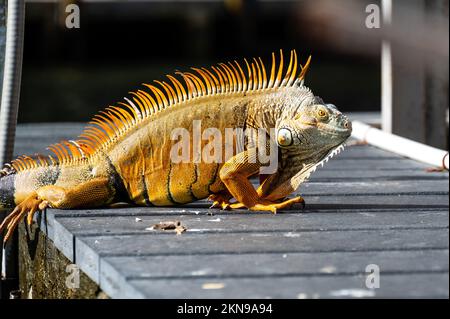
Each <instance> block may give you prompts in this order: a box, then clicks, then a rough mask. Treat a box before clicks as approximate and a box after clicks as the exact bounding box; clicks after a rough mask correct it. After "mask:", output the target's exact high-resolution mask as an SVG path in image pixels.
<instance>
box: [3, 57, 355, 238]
mask: <svg viewBox="0 0 450 319" xmlns="http://www.w3.org/2000/svg"><path fill="white" fill-rule="evenodd" d="M309 63H310V58H309V59H308V61H307V62H306V63H305V65H304V66H302V65H301V64H300V67H299V68H298V63H297V55H296V52H295V51H294V50H292V51H291V54H290V62H289V64H288V66H287V68H286V67H284V66H283V53H282V52H281V50H280V62H279V65H278V66H277V65H276V64H277V63H276V61H275V55H274V54H273V53H272V66H271V69H270V72H269V70H268V71H267V72H266V68H265V67H264V64H263V63H262V61H261V59H260V58H259V59H253V61H251V63H248V62H247V60H245V69H246V72H244V71H243V68H242V67H241V66H240V65H239V64H238V63H237V62H236V61H234V63H230V62H229V63H227V64H225V63H220V64H218V65H217V66H212V67H211V69H207V68H192V70H193V72H177V74H178V75H179V76H180V79H182V81H179V80H178V79H177V78H176V77H174V76H171V75H168V76H167V78H168V81H170V82H169V83H168V82H164V81H155V82H156V84H157V85H148V84H144V85H145V86H146V88H147V90H137V91H135V92H130V96H129V97H128V98H125V100H124V102H119V103H118V104H120V106H110V107H108V108H106V109H105V110H104V111H102V112H100V113H99V114H98V115H96V116H95V117H94V118H93V120H92V121H91V122H90V124H91V126H88V127H87V128H86V129H85V131H84V132H83V133H82V134H81V135H80V137H79V139H78V140H76V141H62V142H61V143H58V144H54V145H51V146H50V147H49V148H48V149H49V150H51V151H53V152H54V156H51V155H49V156H42V155H35V156H33V157H30V156H21V157H19V158H17V159H16V160H14V161H12V162H11V164H7V165H5V168H4V169H3V170H2V171H1V178H0V209H1V208H3V209H5V208H13V207H15V208H14V210H13V211H12V212H11V213H10V214H9V215H8V216H7V217H6V218H5V220H4V221H3V223H2V224H1V225H0V232H3V231H5V230H6V235H5V242H6V241H7V240H8V239H9V238H10V237H11V234H12V232H13V230H14V229H15V227H16V226H17V224H18V223H19V222H20V221H21V220H22V219H23V218H25V217H26V219H27V222H28V223H29V224H30V223H31V222H32V221H33V215H34V213H35V212H37V211H41V210H43V209H45V208H46V207H54V208H61V209H70V208H81V207H96V206H105V205H109V204H113V203H116V202H129V203H133V204H136V205H145V206H153V205H155V206H167V205H177V204H183V203H188V202H193V201H196V200H199V199H203V198H207V197H208V196H209V198H210V199H211V200H213V201H214V203H213V206H214V207H222V208H227V209H228V208H231V209H235V208H240V207H247V208H248V209H250V210H256V211H272V212H276V210H277V209H282V208H285V207H287V206H290V205H292V204H294V203H304V201H303V199H302V198H301V197H295V198H292V199H286V196H288V195H289V194H291V193H292V192H293V191H295V190H296V189H297V188H298V186H299V185H300V184H301V183H302V182H303V181H304V180H305V179H307V178H308V177H309V175H310V174H311V172H312V171H314V170H315V168H316V166H317V165H318V164H320V163H321V162H323V161H324V160H327V159H328V158H329V157H330V156H332V155H333V154H335V153H336V152H337V151H339V150H340V149H341V145H342V143H343V142H344V141H345V140H346V139H347V138H348V137H349V136H350V133H351V123H350V122H349V120H348V119H347V118H346V117H345V116H344V115H342V114H341V113H340V112H339V111H338V110H337V109H336V108H335V107H334V106H333V105H331V104H324V102H323V101H322V100H321V99H320V98H319V97H317V96H315V95H314V94H313V93H312V92H311V91H310V90H309V89H308V88H307V87H305V86H304V84H303V82H304V77H305V74H306V71H307V69H308V67H309ZM283 67H284V68H283ZM182 82H184V84H182ZM196 120H197V121H199V120H200V121H201V125H202V127H203V128H216V129H217V130H219V131H220V132H222V135H224V131H225V129H226V128H255V129H266V130H267V131H269V130H270V129H272V130H274V131H275V137H273V136H272V139H271V140H269V142H273V144H275V146H276V151H277V158H278V163H277V168H276V170H275V171H274V172H272V173H271V174H269V175H267V174H266V175H264V176H263V178H260V179H261V185H260V186H259V187H258V188H257V189H255V188H254V187H253V185H252V184H251V183H250V181H249V177H251V176H255V175H258V174H259V173H260V168H261V167H262V166H263V163H261V161H260V160H259V159H258V158H257V156H256V155H255V154H257V153H256V152H255V149H254V148H257V146H255V145H253V144H252V146H250V144H249V143H247V140H245V141H246V142H245V143H244V144H245V145H244V147H243V148H242V149H241V150H240V151H239V152H236V153H234V154H232V155H233V156H231V157H230V158H225V159H224V161H222V162H221V163H220V162H218V161H213V162H210V161H208V162H203V161H200V162H194V161H188V162H186V161H182V162H174V161H173V160H172V159H171V154H172V148H173V146H174V141H173V140H172V139H171V135H172V133H173V131H174V130H175V129H177V128H182V129H184V130H186V131H188V132H192V131H193V126H194V125H193V122H194V121H196ZM206 142H207V141H204V140H202V141H201V144H202V145H204V144H205V143H206ZM233 143H234V142H233ZM187 144H188V146H189V144H190V146H191V148H193V145H192V144H193V140H192V139H190V140H188V143H187ZM233 145H234V144H233ZM222 147H223V148H225V146H222ZM233 149H234V150H236V149H237V147H236V146H233ZM189 152H191V151H190V149H189ZM258 154H259V153H258ZM194 155H195V154H194ZM233 198H234V199H233Z"/></svg>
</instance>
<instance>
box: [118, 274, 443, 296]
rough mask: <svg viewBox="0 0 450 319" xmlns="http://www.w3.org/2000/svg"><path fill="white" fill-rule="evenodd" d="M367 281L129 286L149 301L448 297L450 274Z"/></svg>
mask: <svg viewBox="0 0 450 319" xmlns="http://www.w3.org/2000/svg"><path fill="white" fill-rule="evenodd" d="M365 280H366V277H365V276H319V277H286V278H275V279H274V278H237V279H234V278H233V279H228V278H226V279H221V280H207V279H190V280H184V279H178V280H177V279H175V280H174V279H172V280H152V279H136V280H130V281H129V283H130V285H131V286H133V287H134V288H135V289H136V290H138V291H139V292H141V293H142V295H143V296H144V297H146V298H168V297H170V298H182V299H183V298H238V299H241V298H242V299H245V298H255V299H267V298H302V299H303V298H344V297H346V298H376V297H378V298H382V297H383V298H423V297H425V298H433V297H434V298H448V284H449V280H448V274H416V275H410V274H408V275H397V274H393V275H390V274H385V275H382V277H380V288H379V289H373V290H371V289H367V288H366V287H365ZM207 283H220V284H223V286H224V287H223V288H222V289H203V285H204V284H207ZM418 287H420V289H418ZM125 293H126V292H125ZM124 297H127V296H126V295H125V296H124ZM267 302H270V301H267Z"/></svg>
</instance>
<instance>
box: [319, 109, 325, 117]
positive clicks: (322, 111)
mask: <svg viewBox="0 0 450 319" xmlns="http://www.w3.org/2000/svg"><path fill="white" fill-rule="evenodd" d="M317 114H318V115H319V116H320V117H325V115H327V114H326V113H325V111H324V110H319V111H318V112H317Z"/></svg>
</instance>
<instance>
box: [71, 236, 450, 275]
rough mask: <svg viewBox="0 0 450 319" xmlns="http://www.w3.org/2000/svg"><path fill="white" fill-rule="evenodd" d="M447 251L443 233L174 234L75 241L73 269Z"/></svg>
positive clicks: (93, 271)
mask: <svg viewBox="0 0 450 319" xmlns="http://www.w3.org/2000/svg"><path fill="white" fill-rule="evenodd" d="M430 248H448V229H433V230H429V229H417V230H414V231H411V230H375V231H374V230H368V231H320V232H282V233H267V232H266V233H264V232H263V233H237V234H236V233H213V234H204V233H198V234H196V233H185V234H183V235H179V236H177V235H174V234H173V233H162V234H161V233H157V232H152V233H151V232H149V233H148V234H134V235H121V236H119V235H115V236H88V237H80V236H78V237H76V238H75V254H76V259H75V261H76V263H77V264H79V265H80V266H81V269H82V270H83V271H84V272H85V273H86V274H87V275H88V276H90V277H91V278H92V279H93V280H95V281H96V282H98V281H99V278H100V275H99V267H100V257H105V256H144V255H189V254H218V253H229V254H238V253H239V254H241V253H269V252H278V253H290V252H333V251H372V250H373V251H379V250H392V249H403V250H415V249H430Z"/></svg>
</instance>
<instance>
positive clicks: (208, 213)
mask: <svg viewBox="0 0 450 319" xmlns="http://www.w3.org/2000/svg"><path fill="white" fill-rule="evenodd" d="M206 215H208V216H214V213H213V212H207V213H206Z"/></svg>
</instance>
